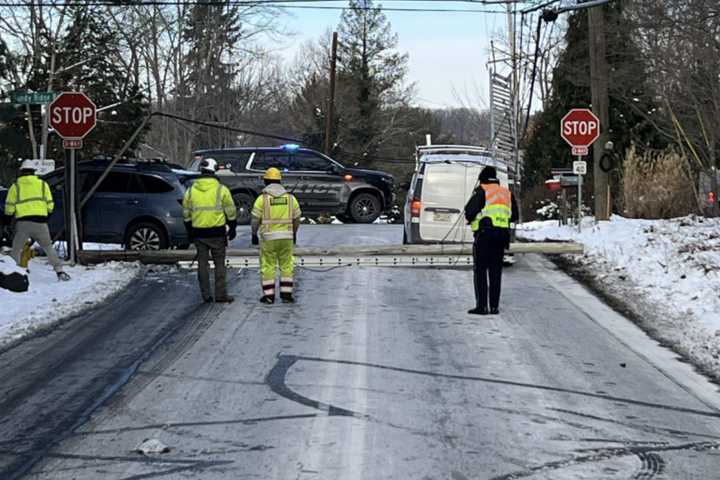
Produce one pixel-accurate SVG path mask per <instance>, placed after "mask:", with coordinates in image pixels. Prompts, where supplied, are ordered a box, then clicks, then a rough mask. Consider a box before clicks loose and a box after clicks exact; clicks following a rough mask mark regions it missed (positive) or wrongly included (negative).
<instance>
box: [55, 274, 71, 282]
mask: <svg viewBox="0 0 720 480" xmlns="http://www.w3.org/2000/svg"><path fill="white" fill-rule="evenodd" d="M57 278H58V280H60V281H61V282H68V281H70V275H68V274H67V273H65V272H57Z"/></svg>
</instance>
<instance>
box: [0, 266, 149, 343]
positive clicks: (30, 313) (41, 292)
mask: <svg viewBox="0 0 720 480" xmlns="http://www.w3.org/2000/svg"><path fill="white" fill-rule="evenodd" d="M0 271H2V272H4V273H9V272H11V271H20V272H22V273H25V271H24V270H22V269H19V268H18V267H17V266H16V265H15V262H14V261H13V260H12V259H11V258H10V257H9V256H7V255H0ZM65 271H66V272H67V273H68V274H69V275H70V276H71V277H72V280H70V281H69V282H60V281H58V279H57V276H56V275H55V272H54V271H53V270H52V268H51V267H50V265H48V264H47V261H46V260H45V258H34V259H33V260H32V261H31V262H30V289H29V290H28V291H27V292H25V293H13V292H9V291H7V290H3V289H0V348H2V347H4V346H7V345H8V344H10V343H12V342H14V341H16V340H18V339H20V338H22V337H24V336H26V335H29V334H31V333H33V332H34V331H36V330H38V329H41V328H44V327H47V326H49V325H51V324H53V323H54V322H56V321H58V320H60V319H62V318H63V317H67V316H69V315H73V314H76V313H79V312H80V311H82V310H83V309H86V308H88V307H89V306H91V305H94V304H96V303H98V302H101V301H103V300H105V299H106V298H108V297H109V296H110V295H112V294H114V293H115V292H117V291H119V290H121V289H123V288H124V287H125V286H126V285H127V284H128V283H129V282H130V281H131V280H132V279H133V278H134V277H135V276H136V275H137V274H138V272H139V266H138V265H133V264H120V263H110V264H105V265H98V266H94V267H82V266H77V267H66V268H65Z"/></svg>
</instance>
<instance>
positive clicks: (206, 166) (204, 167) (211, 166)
mask: <svg viewBox="0 0 720 480" xmlns="http://www.w3.org/2000/svg"><path fill="white" fill-rule="evenodd" d="M217 169H218V164H217V161H216V160H215V159H214V158H206V159H205V160H203V161H202V162H200V171H206V172H212V173H215V172H217Z"/></svg>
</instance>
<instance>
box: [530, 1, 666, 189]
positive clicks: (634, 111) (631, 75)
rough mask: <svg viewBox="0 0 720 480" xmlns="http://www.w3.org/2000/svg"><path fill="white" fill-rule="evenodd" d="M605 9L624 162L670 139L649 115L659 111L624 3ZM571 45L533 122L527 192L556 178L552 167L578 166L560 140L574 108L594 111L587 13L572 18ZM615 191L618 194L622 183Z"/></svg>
mask: <svg viewBox="0 0 720 480" xmlns="http://www.w3.org/2000/svg"><path fill="white" fill-rule="evenodd" d="M603 8H605V9H606V10H605V13H606V22H607V32H606V35H607V41H608V46H607V52H608V57H607V61H608V65H609V71H610V82H609V83H610V85H609V95H610V130H609V132H610V139H611V140H612V141H613V142H614V145H615V151H616V152H618V153H619V157H620V158H622V157H623V154H624V152H625V150H626V149H627V148H629V147H630V146H631V145H632V144H637V145H639V146H640V147H656V148H661V147H664V146H665V145H666V143H665V140H664V139H663V137H662V135H660V134H658V132H657V130H656V129H655V128H654V126H653V119H652V113H649V112H653V111H654V110H656V104H655V98H654V93H653V89H652V85H651V84H650V82H649V81H648V75H647V68H646V66H645V64H644V60H643V55H642V53H641V51H640V50H639V48H638V47H637V45H636V44H635V41H634V38H633V37H632V32H631V27H630V23H629V21H628V18H627V16H626V15H625V12H624V7H623V4H622V2H613V3H611V4H609V5H608V6H606V7H603ZM565 44H566V47H565V50H564V51H563V52H562V53H561V54H560V58H559V60H558V64H557V67H556V68H555V69H554V71H553V76H552V89H551V91H552V94H551V96H550V98H549V99H548V101H547V104H546V106H545V109H544V110H543V111H542V112H539V113H537V114H536V115H535V116H534V117H533V118H532V121H531V129H530V132H529V134H528V140H527V143H526V145H525V176H524V179H523V180H524V183H525V187H526V188H530V187H532V186H536V185H539V184H541V183H542V182H543V181H544V180H545V179H546V178H547V177H548V176H549V175H550V169H551V168H558V167H564V168H568V167H569V166H571V165H572V161H573V158H572V155H571V152H570V147H569V146H568V145H567V144H566V143H565V141H564V140H563V139H562V138H561V136H560V120H561V119H562V117H563V116H564V115H565V114H566V113H567V112H568V111H569V110H570V109H571V108H578V107H584V108H589V107H590V104H591V101H590V63H589V54H588V51H589V46H588V34H587V12H586V11H583V10H581V11H578V12H576V13H574V14H572V15H570V17H569V18H568V28H567V31H566V33H565ZM649 115H650V116H649ZM590 164H592V162H590ZM614 187H615V189H616V190H617V185H614Z"/></svg>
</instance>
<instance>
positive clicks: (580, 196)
mask: <svg viewBox="0 0 720 480" xmlns="http://www.w3.org/2000/svg"><path fill="white" fill-rule="evenodd" d="M582 158H583V157H582V155H578V161H579V162H581V161H582ZM582 184H583V175H582V173H581V174H579V175H578V233H580V232H582V218H583V214H582Z"/></svg>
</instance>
